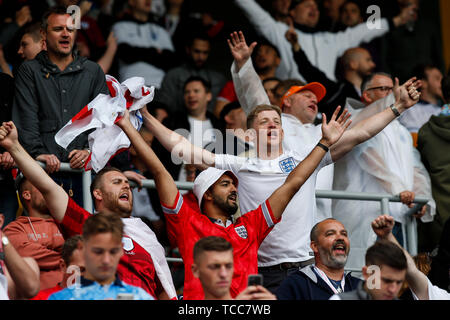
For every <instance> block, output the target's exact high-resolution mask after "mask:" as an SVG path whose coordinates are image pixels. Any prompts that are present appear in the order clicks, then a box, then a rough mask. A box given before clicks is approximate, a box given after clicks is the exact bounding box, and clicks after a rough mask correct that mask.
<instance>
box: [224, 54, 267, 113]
mask: <svg viewBox="0 0 450 320" xmlns="http://www.w3.org/2000/svg"><path fill="white" fill-rule="evenodd" d="M231 77H232V78H233V83H234V90H235V92H236V96H237V98H238V100H239V103H240V104H241V107H242V109H244V111H245V113H246V114H247V115H248V114H249V113H250V112H251V111H252V109H253V108H254V107H255V106H257V105H260V104H270V101H269V97H268V96H267V93H266V91H265V90H264V87H263V85H262V82H261V79H260V78H259V76H258V74H257V73H256V71H255V68H254V67H253V64H252V60H251V59H248V60H247V62H246V63H245V64H244V65H243V66H242V68H241V69H240V70H239V72H236V64H235V63H234V61H233V63H232V65H231Z"/></svg>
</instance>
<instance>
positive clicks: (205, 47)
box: [156, 33, 226, 113]
mask: <svg viewBox="0 0 450 320" xmlns="http://www.w3.org/2000/svg"><path fill="white" fill-rule="evenodd" d="M185 49H186V62H185V63H184V64H182V65H181V66H178V67H175V68H173V69H170V70H169V71H168V72H167V73H166V75H165V76H164V79H163V81H162V83H161V88H160V90H159V91H158V92H157V93H156V99H157V101H160V102H162V103H164V104H165V105H167V106H168V107H169V108H170V111H171V113H175V112H176V113H178V112H181V111H183V110H184V106H185V101H184V92H183V87H184V84H185V82H186V80H187V79H188V78H190V77H193V76H196V77H201V78H203V79H205V80H207V81H208V82H209V83H210V85H211V100H210V101H209V103H208V108H207V109H208V110H209V111H210V112H212V111H213V109H214V105H215V104H216V97H217V95H218V94H219V92H220V90H221V89H222V87H223V86H224V84H225V82H226V79H225V76H224V75H222V74H221V73H219V72H217V71H214V70H213V69H211V68H209V67H207V61H208V57H209V54H210V51H211V43H210V40H209V37H208V36H207V34H206V33H197V34H194V35H192V37H191V40H190V41H189V42H188V43H187V45H186V48H185Z"/></svg>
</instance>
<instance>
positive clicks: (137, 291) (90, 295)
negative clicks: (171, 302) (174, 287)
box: [48, 276, 154, 300]
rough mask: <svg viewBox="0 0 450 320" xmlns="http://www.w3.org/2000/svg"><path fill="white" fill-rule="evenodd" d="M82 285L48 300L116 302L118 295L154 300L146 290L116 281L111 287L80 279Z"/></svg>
mask: <svg viewBox="0 0 450 320" xmlns="http://www.w3.org/2000/svg"><path fill="white" fill-rule="evenodd" d="M80 279H81V281H80V285H76V284H75V285H72V286H70V287H67V288H65V289H63V290H61V291H58V292H56V293H53V294H51V295H50V296H49V298H48V300H116V299H117V296H118V294H131V295H132V296H131V298H132V299H131V300H154V298H153V297H152V296H151V295H149V294H148V293H147V292H146V291H145V290H144V289H141V288H139V287H135V286H132V285H129V284H126V283H124V282H122V281H120V280H119V278H118V277H117V276H116V279H115V280H114V282H113V283H111V284H110V285H109V286H102V285H100V284H99V283H98V282H95V281H91V280H88V279H86V278H83V277H81V278H80Z"/></svg>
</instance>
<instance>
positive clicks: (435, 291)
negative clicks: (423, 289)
mask: <svg viewBox="0 0 450 320" xmlns="http://www.w3.org/2000/svg"><path fill="white" fill-rule="evenodd" d="M411 293H412V295H413V297H414V299H415V300H419V298H417V296H416V295H415V293H414V291H412V290H411ZM428 299H429V300H450V293H448V292H447V291H445V290H444V289H441V288H439V287H437V286H433V284H432V283H431V282H430V280H429V279H428Z"/></svg>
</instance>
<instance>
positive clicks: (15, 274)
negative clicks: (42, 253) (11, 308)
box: [0, 213, 39, 300]
mask: <svg viewBox="0 0 450 320" xmlns="http://www.w3.org/2000/svg"><path fill="white" fill-rule="evenodd" d="M4 219H5V216H4V215H3V214H2V213H0V238H1V241H2V242H1V243H0V253H1V254H2V259H0V300H19V299H30V298H32V297H34V296H35V295H36V294H37V293H38V292H39V267H38V265H37V263H36V261H35V260H34V259H33V258H30V257H21V256H20V255H19V253H17V251H16V249H14V246H13V245H12V244H11V243H10V242H9V239H8V237H7V236H6V235H4V234H3V233H2V231H1V230H2V228H3V222H4Z"/></svg>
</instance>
